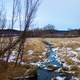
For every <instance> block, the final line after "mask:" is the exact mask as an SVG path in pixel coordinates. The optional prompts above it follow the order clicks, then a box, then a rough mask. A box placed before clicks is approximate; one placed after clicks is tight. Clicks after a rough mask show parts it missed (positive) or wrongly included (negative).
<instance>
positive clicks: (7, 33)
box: [0, 29, 80, 37]
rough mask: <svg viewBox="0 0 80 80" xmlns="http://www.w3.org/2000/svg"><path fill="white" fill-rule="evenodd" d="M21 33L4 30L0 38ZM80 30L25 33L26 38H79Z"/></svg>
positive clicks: (0, 31)
mask: <svg viewBox="0 0 80 80" xmlns="http://www.w3.org/2000/svg"><path fill="white" fill-rule="evenodd" d="M22 32H23V31H19V30H12V29H5V30H0V36H4V37H10V36H19V35H20V34H21V33H22ZM79 36H80V30H69V31H64V30H63V31H62V30H37V29H35V30H29V31H27V32H26V37H79Z"/></svg>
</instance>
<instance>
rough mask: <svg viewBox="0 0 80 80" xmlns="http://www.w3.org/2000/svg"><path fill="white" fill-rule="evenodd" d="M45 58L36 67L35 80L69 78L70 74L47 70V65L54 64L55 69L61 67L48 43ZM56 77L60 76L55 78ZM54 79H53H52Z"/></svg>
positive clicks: (62, 79)
mask: <svg viewBox="0 0 80 80" xmlns="http://www.w3.org/2000/svg"><path fill="white" fill-rule="evenodd" d="M46 54H47V60H46V61H44V62H42V63H41V65H40V66H39V67H38V69H37V76H38V77H37V80H52V78H56V79H55V80H71V78H72V75H70V74H66V75H64V74H63V73H60V72H56V71H52V70H49V69H48V68H47V65H49V64H50V65H55V67H56V68H57V69H59V68H61V67H62V63H61V62H60V60H59V58H58V55H57V54H56V52H55V51H54V48H53V47H51V45H48V52H47V53H46ZM58 77H61V78H59V79H57V78H58ZM53 80H54V79H53Z"/></svg>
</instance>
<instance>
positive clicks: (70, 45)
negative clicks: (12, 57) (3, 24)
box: [0, 37, 80, 80]
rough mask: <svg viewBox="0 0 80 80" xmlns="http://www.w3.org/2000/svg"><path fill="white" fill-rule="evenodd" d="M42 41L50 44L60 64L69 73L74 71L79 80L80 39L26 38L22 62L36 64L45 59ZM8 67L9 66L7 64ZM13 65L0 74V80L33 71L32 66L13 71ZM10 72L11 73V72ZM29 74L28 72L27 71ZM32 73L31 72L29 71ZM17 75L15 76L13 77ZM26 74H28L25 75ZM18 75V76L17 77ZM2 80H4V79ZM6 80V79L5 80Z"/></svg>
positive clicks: (44, 46) (44, 47) (44, 48)
mask: <svg viewBox="0 0 80 80" xmlns="http://www.w3.org/2000/svg"><path fill="white" fill-rule="evenodd" d="M43 41H46V42H49V43H51V44H52V46H53V47H54V48H55V50H56V53H57V54H58V57H59V58H60V60H61V61H62V62H64V65H65V66H67V67H68V68H69V71H74V75H76V76H77V77H78V78H80V37H77V38H27V39H26V42H25V49H24V52H25V53H24V55H23V61H24V62H31V61H32V62H37V61H40V60H43V59H45V58H46V57H45V56H44V55H43V52H46V45H45V44H44V43H43ZM9 65H10V64H9ZM1 66H2V64H1V65H0V67H1ZM12 67H13V68H14V66H13V65H10V67H9V68H8V69H9V70H7V71H6V72H3V73H2V72H1V73H0V75H2V76H0V80H1V79H2V78H3V77H4V75H6V74H8V75H6V77H9V76H17V75H18V73H19V75H22V74H23V73H24V72H25V70H28V69H31V70H32V69H33V66H32V67H31V68H30V67H27V65H26V66H21V67H20V66H18V67H17V68H19V69H21V68H22V69H21V72H20V70H18V69H17V71H16V69H15V70H14V71H12V70H13V68H12ZM11 71H12V72H11ZM28 72H30V71H28ZM31 72H32V71H31ZM14 73H15V74H17V75H14ZM27 74H28V73H27ZM19 75H18V76H19ZM2 80H5V79H4V78H3V79H2ZM6 80H7V79H6Z"/></svg>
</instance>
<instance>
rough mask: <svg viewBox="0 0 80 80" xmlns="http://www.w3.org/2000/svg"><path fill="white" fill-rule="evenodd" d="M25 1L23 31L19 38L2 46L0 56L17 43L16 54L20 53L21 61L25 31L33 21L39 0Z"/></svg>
mask: <svg viewBox="0 0 80 80" xmlns="http://www.w3.org/2000/svg"><path fill="white" fill-rule="evenodd" d="M14 1H15V0H14ZM25 3H26V7H25V9H24V10H25V20H24V23H25V27H24V31H23V32H22V34H21V35H20V36H19V38H18V39H17V40H15V41H13V42H12V43H11V44H9V45H8V46H7V47H6V48H4V49H3V50H1V51H0V56H1V55H2V54H5V53H6V52H7V51H9V50H12V49H13V48H14V47H15V46H16V45H19V51H20V53H19V54H18V55H20V57H21V61H22V56H23V53H24V52H23V48H24V43H25V40H26V31H28V29H29V27H30V25H31V23H32V22H33V19H34V16H35V13H36V11H37V8H38V6H39V0H25ZM14 9H15V8H14ZM13 14H14V13H13ZM13 17H14V15H13ZM13 20H14V18H13ZM14 22H15V21H13V22H12V28H13V24H14ZM20 49H21V50H20ZM17 57H18V56H17Z"/></svg>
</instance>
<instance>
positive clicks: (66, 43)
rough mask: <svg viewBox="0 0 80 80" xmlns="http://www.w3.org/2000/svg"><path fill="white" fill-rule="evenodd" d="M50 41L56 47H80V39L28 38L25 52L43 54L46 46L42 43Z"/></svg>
mask: <svg viewBox="0 0 80 80" xmlns="http://www.w3.org/2000/svg"><path fill="white" fill-rule="evenodd" d="M43 40H45V41H48V42H50V43H52V44H53V46H54V47H71V48H77V47H80V37H77V38H28V39H27V40H26V45H25V51H27V50H29V49H32V50H33V51H34V52H43V51H44V48H45V45H44V44H43V43H42V41H43Z"/></svg>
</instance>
